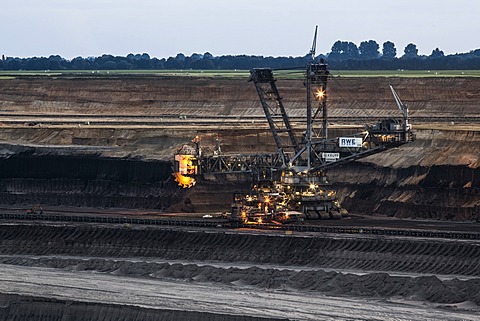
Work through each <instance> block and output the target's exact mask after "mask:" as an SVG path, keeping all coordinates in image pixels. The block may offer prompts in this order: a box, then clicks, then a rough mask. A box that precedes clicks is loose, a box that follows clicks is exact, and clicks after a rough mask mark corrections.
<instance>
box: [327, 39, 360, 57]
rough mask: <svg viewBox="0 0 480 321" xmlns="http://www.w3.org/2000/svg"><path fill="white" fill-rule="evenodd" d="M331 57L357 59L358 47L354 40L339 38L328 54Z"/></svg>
mask: <svg viewBox="0 0 480 321" xmlns="http://www.w3.org/2000/svg"><path fill="white" fill-rule="evenodd" d="M328 58H329V59H356V58H358V48H357V45H355V44H354V43H353V42H347V41H340V40H337V41H336V42H335V43H334V44H333V45H332V49H331V52H330V53H329V54H328Z"/></svg>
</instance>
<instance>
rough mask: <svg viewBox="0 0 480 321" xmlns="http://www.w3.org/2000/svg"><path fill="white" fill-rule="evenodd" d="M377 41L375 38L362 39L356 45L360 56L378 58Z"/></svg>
mask: <svg viewBox="0 0 480 321" xmlns="http://www.w3.org/2000/svg"><path fill="white" fill-rule="evenodd" d="M379 48H380V47H379V46H378V43H377V42H376V41H375V40H369V41H362V42H361V43H360V46H359V47H358V51H359V54H360V58H366V59H369V58H378V56H379V55H380V53H379V52H378V49H379Z"/></svg>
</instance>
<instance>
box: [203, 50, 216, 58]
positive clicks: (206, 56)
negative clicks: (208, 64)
mask: <svg viewBox="0 0 480 321" xmlns="http://www.w3.org/2000/svg"><path fill="white" fill-rule="evenodd" d="M213 58H214V57H213V55H212V54H211V53H209V52H208V51H207V52H206V53H204V54H203V59H208V60H211V59H213Z"/></svg>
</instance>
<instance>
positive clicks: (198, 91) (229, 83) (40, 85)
mask: <svg viewBox="0 0 480 321" xmlns="http://www.w3.org/2000/svg"><path fill="white" fill-rule="evenodd" d="M389 84H392V85H393V86H394V87H395V88H396V90H397V92H398V93H399V94H400V96H401V98H402V101H403V102H405V103H407V104H408V105H409V106H410V111H411V113H412V115H422V116H427V117H432V116H440V115H455V116H469V115H476V116H478V101H479V100H480V80H479V79H478V78H459V77H456V78H454V77H447V78H442V77H434V78H398V77H390V78H387V77H378V78H373V77H368V78H364V77H355V78H344V77H337V78H334V79H332V80H331V81H330V84H329V105H330V107H331V108H330V112H331V115H332V116H336V115H346V116H359V117H362V116H379V117H384V116H387V115H391V114H396V113H397V109H396V106H395V104H394V101H393V99H392V96H391V93H390V89H389V87H388V85H389ZM277 86H278V88H279V91H280V93H281V94H282V96H283V97H284V103H285V106H286V107H287V108H288V109H289V111H290V115H292V116H296V115H303V114H305V110H304V109H305V102H304V101H305V88H304V86H303V82H302V81H301V80H279V81H278V82H277ZM0 88H1V90H0V106H1V109H2V111H5V112H21V113H47V114H55V113H58V114H109V115H115V114H128V115H135V114H137V115H145V114H146V115H162V114H163V115H165V114H174V115H206V116H208V115H220V116H226V115H238V116H242V115H263V113H262V110H261V108H260V105H259V103H258V97H257V94H256V92H255V89H254V87H253V85H252V84H251V83H249V82H247V79H246V78H243V79H219V78H196V77H146V76H143V77H142V76H139V77H134V76H125V77H111V78H106V77H105V78H100V79H98V78H97V79H95V78H88V77H39V78H38V77H37V78H36V77H24V78H18V77H17V78H16V79H0Z"/></svg>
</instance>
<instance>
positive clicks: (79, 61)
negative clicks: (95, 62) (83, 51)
mask: <svg viewBox="0 0 480 321" xmlns="http://www.w3.org/2000/svg"><path fill="white" fill-rule="evenodd" d="M70 65H71V66H72V68H73V69H75V70H88V69H92V64H91V63H90V60H88V59H84V58H82V57H76V58H74V59H73V60H72V61H71V62H70Z"/></svg>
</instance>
